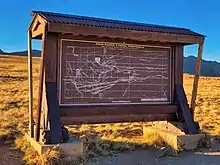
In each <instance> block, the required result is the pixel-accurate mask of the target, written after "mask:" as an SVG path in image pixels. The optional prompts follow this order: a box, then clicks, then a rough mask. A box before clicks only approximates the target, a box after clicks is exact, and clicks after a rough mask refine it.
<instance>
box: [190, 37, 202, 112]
mask: <svg viewBox="0 0 220 165" xmlns="http://www.w3.org/2000/svg"><path fill="white" fill-rule="evenodd" d="M203 47H204V41H203V42H202V43H201V44H199V48H198V57H197V60H196V73H195V77H194V82H193V90H192V98H191V107H190V108H191V110H192V111H193V112H192V113H194V109H195V106H196V96H197V90H198V84H199V76H200V68H201V62H202V52H203Z"/></svg>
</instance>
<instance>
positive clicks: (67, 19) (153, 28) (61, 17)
mask: <svg viewBox="0 0 220 165" xmlns="http://www.w3.org/2000/svg"><path fill="white" fill-rule="evenodd" d="M34 14H39V15H41V16H42V17H43V18H44V19H45V20H46V21H47V22H50V23H59V24H73V25H81V26H87V27H101V28H109V29H122V30H134V31H146V32H157V33H167V34H178V35H190V36H199V37H204V35H202V34H199V33H196V32H193V31H191V30H190V29H186V28H179V27H172V26H162V25H153V24H146V23H136V22H128V21H118V20H111V19H103V18H95V17H87V16H77V15H69V14H60V13H52V12H44V11H32V15H34Z"/></svg>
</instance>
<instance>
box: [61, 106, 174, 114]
mask: <svg viewBox="0 0 220 165" xmlns="http://www.w3.org/2000/svg"><path fill="white" fill-rule="evenodd" d="M177 108H178V107H177V106H176V105H126V106H108V107H106V106H104V107H89V106H87V107H81V108H79V107H75V108H73V107H72V108H70V107H60V112H61V116H69V117H70V116H73V117H83V116H106V115H146V114H169V113H176V112H177Z"/></svg>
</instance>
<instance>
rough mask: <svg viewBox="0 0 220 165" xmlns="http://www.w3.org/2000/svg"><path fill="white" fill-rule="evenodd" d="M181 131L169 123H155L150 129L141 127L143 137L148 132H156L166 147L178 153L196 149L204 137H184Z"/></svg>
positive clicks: (199, 135)
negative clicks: (168, 146)
mask: <svg viewBox="0 0 220 165" xmlns="http://www.w3.org/2000/svg"><path fill="white" fill-rule="evenodd" d="M166 123H167V124H166ZM180 125H181V124H180ZM182 130H183V129H182V128H178V124H177V125H176V126H175V125H174V124H173V123H169V122H162V123H160V122H155V123H154V125H152V127H147V126H145V127H143V135H144V136H145V135H146V134H149V132H156V133H158V134H159V135H160V136H161V138H162V139H163V140H164V141H165V142H166V143H167V144H168V145H170V146H171V147H173V148H174V149H175V150H178V151H180V150H182V149H184V150H193V149H196V148H198V145H199V142H200V140H201V139H202V138H204V137H205V135H204V134H193V135H188V134H187V135H186V134H185V133H184V132H183V131H182Z"/></svg>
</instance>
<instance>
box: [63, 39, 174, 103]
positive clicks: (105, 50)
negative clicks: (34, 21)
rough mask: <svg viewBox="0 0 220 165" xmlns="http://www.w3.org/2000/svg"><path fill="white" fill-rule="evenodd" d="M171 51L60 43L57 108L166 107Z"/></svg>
mask: <svg viewBox="0 0 220 165" xmlns="http://www.w3.org/2000/svg"><path fill="white" fill-rule="evenodd" d="M170 67H171V66H170V48H169V47H152V46H147V45H132V44H125V43H107V42H94V41H74V40H61V52H60V90H59V92H60V97H59V102H60V105H86V104H89V105H90V104H149V103H155V102H157V103H169V102H170V101H171V92H170V89H171V88H170V86H171V84H170V82H171V81H170Z"/></svg>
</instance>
